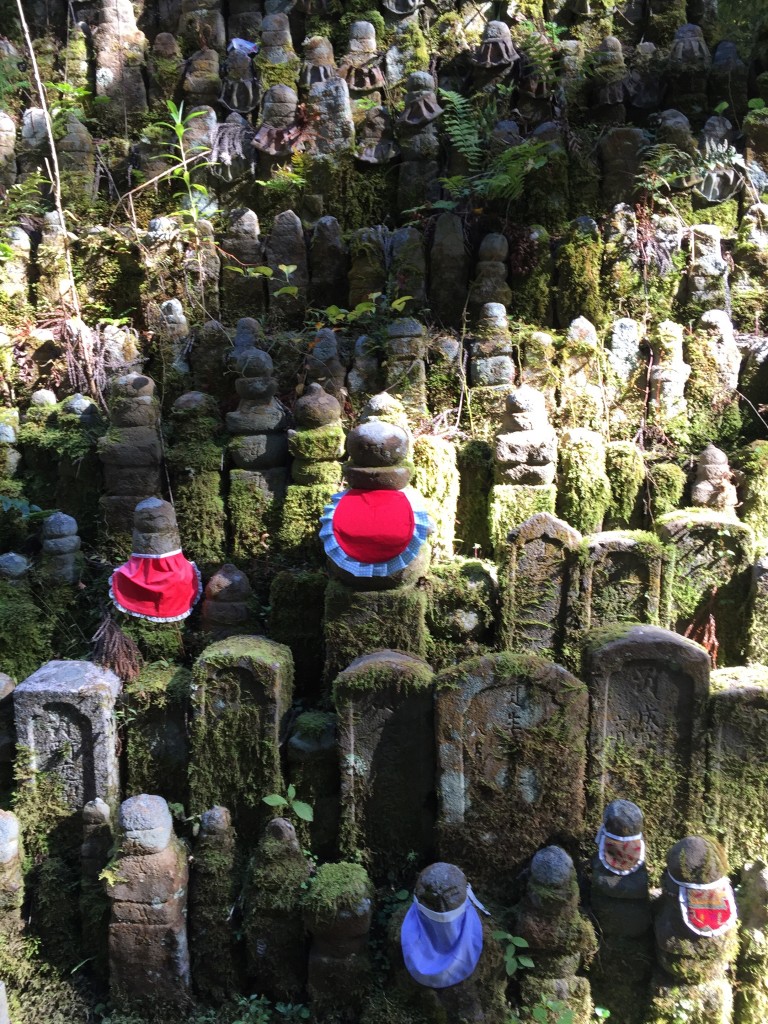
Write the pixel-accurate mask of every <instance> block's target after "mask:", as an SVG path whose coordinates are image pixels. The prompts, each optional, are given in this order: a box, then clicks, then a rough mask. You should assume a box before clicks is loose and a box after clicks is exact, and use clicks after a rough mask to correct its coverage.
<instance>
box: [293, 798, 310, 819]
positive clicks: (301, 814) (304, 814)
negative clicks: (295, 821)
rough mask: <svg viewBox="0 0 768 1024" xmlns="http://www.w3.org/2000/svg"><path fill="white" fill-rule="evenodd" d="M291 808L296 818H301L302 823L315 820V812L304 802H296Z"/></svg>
mask: <svg viewBox="0 0 768 1024" xmlns="http://www.w3.org/2000/svg"><path fill="white" fill-rule="evenodd" d="M291 807H292V808H293V811H294V813H295V814H296V817H297V818H301V820H302V821H314V820H315V812H314V811H313V810H312V808H311V807H310V806H309V804H305V803H304V801H303V800H294V801H293V803H292V804H291Z"/></svg>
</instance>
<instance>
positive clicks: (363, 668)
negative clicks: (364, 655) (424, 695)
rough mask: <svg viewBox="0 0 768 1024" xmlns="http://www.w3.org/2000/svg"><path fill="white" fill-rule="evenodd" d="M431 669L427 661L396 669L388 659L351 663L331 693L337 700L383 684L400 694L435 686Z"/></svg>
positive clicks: (341, 674) (372, 689) (337, 678)
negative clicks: (368, 662) (385, 660)
mask: <svg viewBox="0 0 768 1024" xmlns="http://www.w3.org/2000/svg"><path fill="white" fill-rule="evenodd" d="M432 681H433V673H432V669H431V667H430V666H429V665H427V664H426V662H421V661H408V662H401V663H399V664H398V666H397V670H396V671H394V672H393V670H392V666H391V665H389V664H387V663H386V662H378V663H377V662H375V661H374V662H371V663H370V664H366V665H358V666H354V667H353V666H349V667H348V668H346V669H344V671H343V672H341V673H340V674H339V675H338V676H336V679H335V680H334V683H333V691H332V696H333V700H334V702H335V703H338V702H340V701H341V700H348V699H349V698H350V697H351V696H352V695H353V694H354V693H355V692H361V693H364V692H368V691H374V690H378V689H381V688H384V687H390V686H391V687H393V689H394V691H395V692H396V693H398V694H400V693H402V694H408V693H416V692H418V691H419V690H428V689H429V688H430V687H431V686H432Z"/></svg>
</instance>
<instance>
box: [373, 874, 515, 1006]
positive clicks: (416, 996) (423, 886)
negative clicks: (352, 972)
mask: <svg viewBox="0 0 768 1024" xmlns="http://www.w3.org/2000/svg"><path fill="white" fill-rule="evenodd" d="M413 894H414V897H415V898H416V899H417V900H418V902H419V904H421V906H422V907H424V908H426V910H427V911H431V912H433V913H437V914H447V913H450V912H451V911H457V910H458V909H459V908H460V907H461V906H462V905H463V904H465V903H467V902H468V896H467V877H466V875H465V874H464V872H463V871H462V870H461V868H459V867H457V866H456V865H455V864H446V863H444V862H442V861H438V862H437V863H436V864H430V865H429V867H426V868H424V870H423V871H422V872H421V873H420V875H419V877H418V878H417V879H416V885H415V886H414V889H413ZM470 913H476V911H475V910H474V907H472V909H471V910H470ZM402 919H403V915H402V914H400V913H396V914H395V915H394V916H393V919H392V922H391V924H390V927H389V936H388V937H389V945H390V948H391V950H392V959H393V960H394V962H395V963H396V964H397V968H398V988H400V989H401V990H402V992H403V995H404V998H405V1000H406V1001H407V1002H408V1003H409V1004H410V1005H412V1006H414V1008H418V1009H420V1010H421V1011H422V1013H424V1015H425V1017H426V1018H427V1019H429V1020H439V1019H441V1018H443V1019H445V1020H456V1021H459V1020H461V1021H482V1020H496V1019H503V1016H504V1015H505V1011H506V1010H507V1003H506V999H505V997H504V995H505V993H504V989H505V982H506V977H505V972H504V969H503V963H502V956H501V949H500V947H499V945H498V942H497V941H496V940H495V939H494V938H493V936H492V932H493V926H492V925H489V924H488V923H487V921H482V940H483V945H482V952H481V953H480V957H479V959H478V961H477V964H476V965H475V967H474V970H473V971H472V972H471V973H470V974H469V976H468V977H466V978H464V979H463V980H461V981H457V982H454V983H453V984H449V985H447V986H444V987H440V988H432V987H430V986H429V985H428V984H427V983H426V982H425V983H421V982H417V980H416V979H414V978H413V977H412V976H411V974H410V973H409V972H408V971H407V970H406V967H405V964H404V962H403V952H402V944H401V927H402ZM435 948H436V950H438V949H440V947H439V945H438V944H437V942H436V943H435ZM416 952H419V951H416ZM440 952H442V950H440ZM466 955H467V954H466V950H462V958H461V961H460V962H458V963H452V964H451V963H446V964H445V968H444V969H445V970H447V971H451V969H453V970H454V971H455V972H456V973H457V974H458V972H459V971H461V972H462V973H465V972H466V965H465V962H464V957H466ZM425 959H426V958H425ZM447 959H448V958H447V957H444V960H446V961H447ZM443 980H444V979H443Z"/></svg>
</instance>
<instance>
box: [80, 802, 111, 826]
mask: <svg viewBox="0 0 768 1024" xmlns="http://www.w3.org/2000/svg"><path fill="white" fill-rule="evenodd" d="M111 816H112V812H111V811H110V809H109V804H108V803H107V802H106V801H105V800H102V799H101V797H98V796H97V797H96V799H95V800H89V801H88V803H87V804H85V806H84V807H83V823H84V824H86V825H108V824H109V820H110V818H111Z"/></svg>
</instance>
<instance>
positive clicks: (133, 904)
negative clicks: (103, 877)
mask: <svg viewBox="0 0 768 1024" xmlns="http://www.w3.org/2000/svg"><path fill="white" fill-rule="evenodd" d="M118 825H119V846H118V853H117V858H116V861H115V873H114V876H113V879H112V880H111V881H109V882H108V883H107V892H108V895H109V899H110V902H111V917H110V923H109V967H110V971H109V975H110V977H109V982H110V990H111V993H112V997H113V998H114V999H115V1000H117V1001H120V1002H125V1003H128V1004H129V1005H130V1004H132V1003H141V1002H152V1003H153V1004H155V1005H156V1004H160V1005H162V1004H172V1005H173V1004H175V1005H184V1004H185V1003H186V1002H187V1000H188V999H189V985H190V972H189V952H188V949H187V923H186V908H187V881H188V877H189V869H188V866H187V850H186V847H185V846H184V844H183V843H182V842H181V840H179V839H177V838H176V836H175V835H174V833H173V822H172V820H171V812H170V811H169V810H168V804H167V803H166V802H165V800H163V798H162V797H159V796H148V795H147V794H144V793H143V794H141V795H140V796H133V797H131V798H130V799H128V800H125V801H124V802H123V803H122V804H121V806H120V815H119V819H118Z"/></svg>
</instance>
